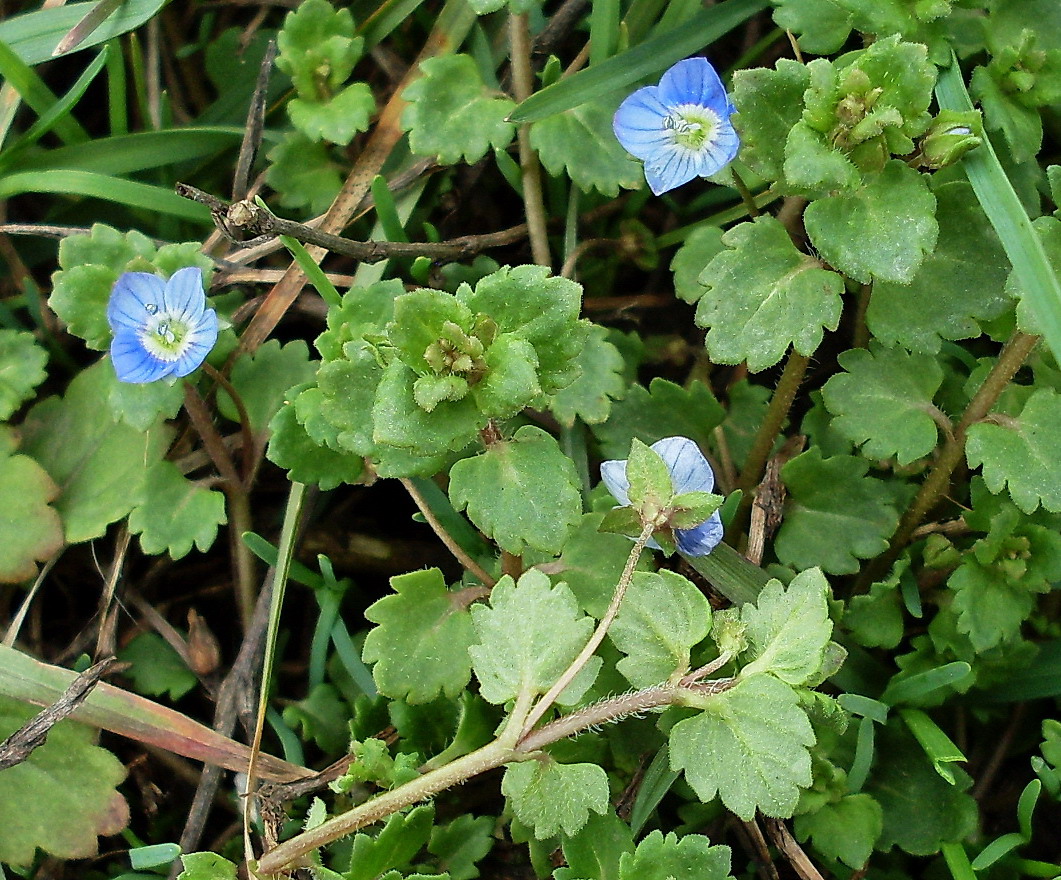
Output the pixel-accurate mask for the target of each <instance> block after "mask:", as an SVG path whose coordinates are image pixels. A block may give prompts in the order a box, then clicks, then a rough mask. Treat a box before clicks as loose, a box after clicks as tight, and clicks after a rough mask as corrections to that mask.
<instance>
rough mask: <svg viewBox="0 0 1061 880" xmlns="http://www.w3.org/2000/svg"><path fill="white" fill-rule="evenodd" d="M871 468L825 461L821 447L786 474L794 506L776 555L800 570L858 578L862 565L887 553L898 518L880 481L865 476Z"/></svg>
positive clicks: (848, 460) (841, 458) (851, 461)
mask: <svg viewBox="0 0 1061 880" xmlns="http://www.w3.org/2000/svg"><path fill="white" fill-rule="evenodd" d="M868 470H869V462H867V461H866V460H865V459H862V458H857V457H856V456H853V455H834V456H833V457H832V458H826V459H823V458H822V454H821V450H819V449H818V448H817V447H814V448H812V449H808V450H807V451H806V452H804V453H803V454H802V455H798V456H796V458H793V459H792V460H791V461H789V462H788V463H787V464H786V465H785V466H784V467H783V468H782V469H781V479H782V480H783V481H784V483H785V485H786V486H787V487H788V492H789V502H788V507H787V509H786V512H785V519H784V522H782V524H781V529H780V530H779V531H778V533H777V539H776V540H775V542H774V549H775V551H776V552H777V556H778V559H780V560H781V561H782V562H783V563H784V564H786V565H792V566H794V567H795V568H797V569H804V568H811V567H813V566H815V565H818V566H821V568H822V569H824V570H825V571H826V572H828V573H829V574H854V573H855V572H856V571H858V568H859V564H858V560H859V559H872V558H873V557H874V556H876V555H877V554H878V553H883V552H884V550H885V549H886V548H887V546H888V538H889V536H890V535H891V534H892V532H893V531H895V527H896V525H897V524H898V522H899V517H898V515H897V514H896V512H895V507H894V502H893V496H892V493H891V491H890V490H889V487H888V486H887V485H886V484H885V483H884V482H882V481H881V480H876V479H873V478H872V477H867V476H866V471H868Z"/></svg>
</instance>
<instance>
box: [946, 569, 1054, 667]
mask: <svg viewBox="0 0 1061 880" xmlns="http://www.w3.org/2000/svg"><path fill="white" fill-rule="evenodd" d="M1013 581H1014V579H1013V577H1012V576H1011V575H1010V573H1009V572H1008V571H1007V570H1006V569H1005V568H1001V567H998V566H985V565H981V564H980V563H979V562H978V561H977V560H976V559H975V558H974V557H969V556H967V557H966V558H965V559H963V560H962V564H961V566H959V568H958V569H957V571H955V572H954V574H952V575H951V576H950V578H949V579H948V581H947V586H948V587H950V589H952V590H954V591H955V594H956V595H955V597H954V604H953V608H954V610H955V611H956V612H957V613H958V632H962V633H965V634H966V635H968V636H969V641H970V643H971V644H972V646H973V650H975V651H977V652H981V651H986V650H989V649H990V648H993V647H995V646H996V645H999V644H1002V643H1004V642H1006V641H1008V640H1009V639H1012V638H1013V637H1014V636H1016V635H1017V634H1018V633H1019V632H1020V628H1021V624H1022V623H1024V620H1025V619H1026V618H1027V617H1028V615H1029V614H1030V613H1031V611H1032V609H1033V608H1034V607H1035V596H1034V595H1033V594H1032V593H1030V592H1028V590H1027V589H1026V588H1022V586H1021V585H1020V584H1017V583H1014V582H1013ZM1047 588H1048V586H1047Z"/></svg>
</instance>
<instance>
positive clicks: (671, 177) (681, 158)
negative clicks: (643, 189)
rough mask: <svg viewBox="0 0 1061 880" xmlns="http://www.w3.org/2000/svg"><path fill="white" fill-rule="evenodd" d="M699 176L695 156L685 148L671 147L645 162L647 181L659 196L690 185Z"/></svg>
mask: <svg viewBox="0 0 1061 880" xmlns="http://www.w3.org/2000/svg"><path fill="white" fill-rule="evenodd" d="M696 176H697V171H696V163H695V161H694V159H693V154H691V153H690V151H689V150H687V149H686V148H685V147H679V146H677V145H673V144H672V145H670V146H669V147H668V148H667V149H666V150H665V151H664V150H661V151H659V155H658V156H656V157H654V158H653V159H651V160H650V161H646V162H645V180H647V181H648V185H649V188H650V189H651V190H652V192H653V193H654V194H655V195H657V196H659V195H663V193H665V192H670V191H671V190H672V189H676V188H677V187H679V186H681V185H682V184H683V183H688V182H689V181H690V180H692V179H693V178H694V177H696Z"/></svg>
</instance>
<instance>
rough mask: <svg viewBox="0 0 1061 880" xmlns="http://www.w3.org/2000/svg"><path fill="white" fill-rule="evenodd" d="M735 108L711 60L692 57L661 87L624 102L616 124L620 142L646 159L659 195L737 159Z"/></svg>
mask: <svg viewBox="0 0 1061 880" xmlns="http://www.w3.org/2000/svg"><path fill="white" fill-rule="evenodd" d="M735 109H736V108H734V106H733V105H732V104H731V103H730V101H729V97H728V96H727V95H726V90H725V88H724V87H723V85H722V80H720V79H719V78H718V73H716V71H715V68H714V67H712V66H711V62H710V61H708V60H707V59H706V58H687V59H686V60H685V61H679V62H678V63H677V64H675V65H674V66H673V67H671V68H670V70H668V71H667V72H666V73H665V74H663V77H662V78H661V79H660V81H659V85H655V86H646V87H645V88H643V89H638V90H637V91H636V92H634V93H633V94H632V95H630V97H628V98H627V99H626V100H625V101H623V103H622V104H621V105H620V106H619V109H618V110H617V111H616V113H615V119H614V120H613V122H612V128H613V129H614V131H615V136H616V137H617V138H618V139H619V143H620V144H622V145H623V147H624V148H625V149H626V150H627V151H628V152H629V153H631V154H632V155H634V156H636V157H637V158H638V159H641V160H642V161H643V162H644V163H645V179H646V180H647V181H648V185H649V187H650V188H651V189H652V192H654V193H655V194H656V195H657V196H658V195H660V194H662V193H665V192H668V191H669V190H672V189H674V188H675V187H679V186H681V185H682V184H683V183H688V182H689V181H690V180H692V179H693V178H694V177H710V176H711V175H712V174H714V173H715V172H717V171H718V170H719V169H721V168H723V167H725V166H726V165H728V164H729V163H730V162H731V161H732V160H733V157H734V156H736V155H737V150H738V149H739V148H740V138H739V137H737V132H736V131H734V130H733V126H732V125H731V124H730V121H729V117H730V114H732V113H733V112H734V111H735Z"/></svg>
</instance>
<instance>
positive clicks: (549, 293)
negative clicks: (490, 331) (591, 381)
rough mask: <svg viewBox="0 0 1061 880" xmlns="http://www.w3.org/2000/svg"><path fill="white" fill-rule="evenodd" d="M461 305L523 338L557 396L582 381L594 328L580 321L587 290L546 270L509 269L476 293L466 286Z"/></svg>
mask: <svg viewBox="0 0 1061 880" xmlns="http://www.w3.org/2000/svg"><path fill="white" fill-rule="evenodd" d="M457 300H458V301H459V302H461V303H463V304H464V305H466V306H467V307H468V308H469V309H471V310H472V311H473V312H475V313H478V314H483V315H487V316H489V317H490V319H491V320H493V321H494V322H495V323H496V324H497V326H498V329H499V330H500V331H501V332H502V333H511V334H513V335H516V336H519V337H521V338H523V339H525V340H526V341H527V342H529V343H530V344H531V345H532V346H534V351H535V353H536V354H537V355H538V381H539V383H540V384H541V388H542V391H544V392H545V393H546V394H551V393H553V392H554V391H558V390H559V389H561V388H565V387H567V386H568V385H570V384H571V382H573V381H574V380H575V379H576V378H578V370H579V367H578V363H577V361H576V358H577V357H578V355H579V352H580V351H581V350H582V347H583V344H584V342H585V337H586V333H587V331H588V327H589V325H588V324H587V323H586V322H585V321H580V320H579V319H578V314H579V310H580V309H581V308H582V287H581V286H580V285H578V284H576V283H575V282H574V281H570V280H569V279H567V278H560V277H557V276H553V275H550V274H549V270H548V269H547V268H545V267H544V266H532V265H528V266H516V267H514V268H511V269H510V268H508V267H507V266H506V267H504V268H502V269H499V270H498V271H497V272H494V273H492V274H490V275H487V276H486V277H485V278H482V279H480V280H479V282H478V283H477V284H476V285H475V289H474V290H472V288H470V287H469V286H468V285H466V284H462V285H461V286H460V287H459V288H458V290H457Z"/></svg>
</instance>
